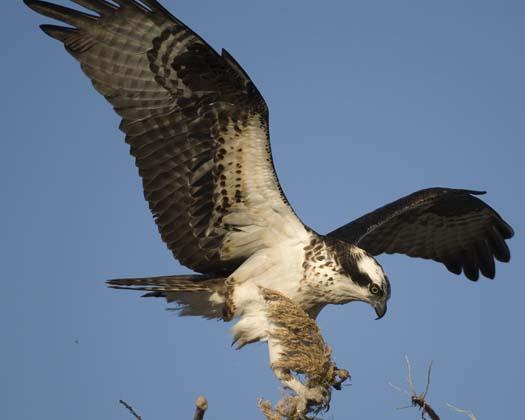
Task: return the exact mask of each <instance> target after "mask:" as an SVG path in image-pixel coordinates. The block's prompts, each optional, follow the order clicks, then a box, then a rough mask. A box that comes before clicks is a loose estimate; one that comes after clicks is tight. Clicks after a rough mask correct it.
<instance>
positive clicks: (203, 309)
mask: <svg viewBox="0 0 525 420" xmlns="http://www.w3.org/2000/svg"><path fill="white" fill-rule="evenodd" d="M225 280H226V278H224V277H210V276H204V275H182V276H162V277H145V278H140V279H114V280H108V281H107V282H106V283H107V284H108V286H109V287H111V288H112V289H126V290H139V291H145V292H147V293H146V294H144V295H142V296H143V297H161V298H162V297H163V298H165V299H166V301H168V302H176V303H177V307H176V308H175V310H177V311H179V315H180V316H202V317H204V318H206V319H212V318H223V311H224V303H225V298H224V293H225V285H224V282H225Z"/></svg>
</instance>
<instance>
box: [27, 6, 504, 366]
mask: <svg viewBox="0 0 525 420" xmlns="http://www.w3.org/2000/svg"><path fill="white" fill-rule="evenodd" d="M24 1H25V3H26V4H27V5H28V6H29V7H30V8H32V9H33V10H35V11H36V12H38V13H40V14H42V15H45V16H47V17H49V18H52V19H55V20H58V21H61V22H63V23H65V24H66V25H68V26H56V25H49V24H46V25H42V26H41V28H42V30H43V31H44V32H45V33H46V34H47V35H49V36H50V37H52V38H55V39H56V40H58V41H60V42H61V43H63V44H64V46H65V48H66V50H67V51H68V52H69V53H70V54H71V55H72V56H73V57H74V58H75V59H76V60H77V61H79V63H80V66H81V68H82V70H83V71H84V73H85V74H86V75H87V76H88V77H89V78H90V79H91V81H92V82H93V85H94V87H95V89H96V90H97V91H98V92H100V93H101V94H102V95H104V97H105V98H106V99H107V100H108V101H109V102H110V103H111V104H112V105H113V107H114V109H115V111H116V112H117V113H118V114H119V115H120V117H121V118H122V122H121V125H120V128H121V130H122V131H123V132H124V133H125V135H126V142H127V143H128V144H129V146H130V150H131V154H132V155H133V157H134V158H135V162H136V165H137V167H138V172H139V175H140V177H141V178H142V182H143V187H144V196H145V198H146V200H147V201H148V203H149V207H150V209H151V212H152V213H153V217H154V219H155V222H156V224H157V227H158V229H159V232H160V235H161V237H162V240H163V241H164V242H165V243H166V245H167V246H168V248H169V249H170V250H171V251H172V253H173V255H174V257H175V258H176V259H178V260H179V261H180V262H181V263H182V264H184V265H185V266H187V267H189V268H190V269H192V270H193V271H195V272H196V273H198V274H194V275H174V276H163V277H149V278H137V279H118V280H111V281H109V282H108V283H109V285H110V286H111V287H114V288H118V289H134V290H141V291H146V292H147V293H146V295H147V296H152V297H163V298H165V299H166V300H167V301H168V302H175V303H176V304H178V308H179V309H180V314H181V315H195V316H202V317H205V318H219V319H224V320H227V321H229V320H232V319H237V320H238V321H237V323H236V325H235V326H234V327H233V329H232V333H233V336H234V339H235V341H236V343H237V345H238V346H239V347H242V346H243V345H245V344H247V343H251V342H255V341H268V344H269V352H270V361H271V362H273V361H275V360H276V359H277V358H278V357H279V349H278V345H277V344H275V343H272V340H271V337H268V331H269V329H270V327H271V325H270V324H271V320H269V319H268V317H267V316H266V312H265V310H264V307H265V300H264V298H263V297H262V294H261V288H264V289H270V290H275V291H277V292H279V293H281V294H283V295H284V296H286V297H287V298H289V299H290V300H291V301H293V302H294V303H295V304H297V305H299V306H300V307H301V308H303V309H304V310H305V311H306V312H307V313H308V314H309V315H310V316H311V317H312V318H314V319H315V317H316V316H317V315H318V313H319V311H321V310H322V308H323V307H325V306H326V305H327V304H344V303H347V302H352V301H363V302H366V303H368V304H370V305H371V306H372V307H373V308H374V309H375V311H376V313H377V317H378V318H381V317H383V316H384V315H385V312H386V310H387V301H388V299H389V298H390V283H389V280H388V277H387V275H386V274H385V272H384V270H383V268H382V266H381V265H380V264H379V263H378V262H377V260H376V259H375V258H374V257H375V256H377V255H379V254H382V253H400V254H406V255H408V256H411V257H419V258H426V259H432V260H434V261H437V262H440V263H442V264H444V265H445V266H446V268H447V269H448V270H449V271H451V272H453V273H455V274H461V273H462V272H463V273H464V275H465V276H466V277H467V278H469V279H470V280H474V281H476V280H478V277H479V274H480V273H481V274H482V275H483V276H485V277H488V278H494V275H495V260H498V261H501V262H508V261H509V259H510V252H509V249H508V246H507V244H506V242H505V241H506V240H507V239H509V238H511V237H512V236H513V230H512V228H511V227H510V226H509V225H508V224H507V223H506V222H505V221H504V220H503V219H502V218H501V217H500V216H499V215H498V213H496V211H494V210H493V209H492V208H491V207H489V206H488V205H487V204H485V203H484V202H483V201H481V200H480V199H479V198H478V197H477V196H478V195H480V194H482V193H483V192H480V191H470V190H460V189H451V188H430V189H425V190H421V191H417V192H415V193H413V194H410V195H408V196H406V197H403V198H401V199H399V200H397V201H394V202H392V203H390V204H387V205H385V206H384V207H381V208H379V209H377V210H375V211H373V212H371V213H369V214H366V215H364V216H362V217H360V218H358V219H357V220H354V221H352V222H350V223H348V224H346V225H344V226H342V227H340V228H338V229H336V230H334V231H333V232H330V233H328V234H319V233H317V232H315V231H314V230H313V229H311V228H309V227H308V226H306V225H304V224H303V223H302V222H301V220H300V219H299V217H298V216H297V215H296V214H295V212H294V210H293V209H292V207H291V206H290V204H289V203H288V201H287V199H286V197H285V195H284V193H283V191H282V189H281V187H280V185H279V181H278V179H277V175H276V173H275V168H274V165H273V161H272V154H271V149H270V139H269V121H268V108H267V106H266V103H265V101H264V99H263V97H262V95H261V94H260V93H259V91H258V90H257V88H256V87H255V85H254V84H253V82H252V81H251V79H250V77H249V76H248V74H247V73H246V72H245V71H244V70H243V69H242V67H241V66H240V65H239V64H238V63H237V62H236V61H235V59H234V58H233V57H232V56H231V55H230V54H229V53H228V52H227V51H226V50H222V52H221V53H220V54H219V53H218V52H216V51H215V50H214V49H213V48H211V47H210V46H209V45H208V44H207V43H206V42H205V41H204V40H203V39H202V38H201V37H199V36H198V35H197V34H196V33H194V32H193V31H192V30H191V29H189V28H188V27H187V26H186V25H185V24H183V23H182V22H181V21H180V20H178V19H177V18H176V17H174V16H173V15H171V14H170V13H169V12H168V11H167V10H166V9H165V8H164V7H163V6H162V5H161V4H160V3H159V2H158V1H156V0H141V1H138V0H113V1H112V2H109V1H105V0H72V1H73V2H74V3H77V4H78V5H80V6H83V7H84V8H86V9H88V10H87V11H86V12H81V11H79V10H76V9H71V8H66V7H63V6H59V5H56V4H52V3H48V2H44V1H37V0H24Z"/></svg>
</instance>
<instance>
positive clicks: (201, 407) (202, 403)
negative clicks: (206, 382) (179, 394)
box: [193, 395, 208, 420]
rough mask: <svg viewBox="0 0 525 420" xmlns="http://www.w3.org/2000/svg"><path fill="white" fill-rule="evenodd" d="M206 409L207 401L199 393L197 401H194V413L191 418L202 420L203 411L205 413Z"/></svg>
mask: <svg viewBox="0 0 525 420" xmlns="http://www.w3.org/2000/svg"><path fill="white" fill-rule="evenodd" d="M207 409H208V401H207V400H206V398H204V396H202V395H201V396H200V397H199V398H197V401H195V415H194V416H193V420H203V419H204V413H206V410H207Z"/></svg>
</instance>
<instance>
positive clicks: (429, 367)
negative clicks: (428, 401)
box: [423, 360, 432, 399]
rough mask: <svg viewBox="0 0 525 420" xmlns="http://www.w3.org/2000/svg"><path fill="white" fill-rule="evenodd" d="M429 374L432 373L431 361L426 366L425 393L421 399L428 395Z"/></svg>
mask: <svg viewBox="0 0 525 420" xmlns="http://www.w3.org/2000/svg"><path fill="white" fill-rule="evenodd" d="M431 373H432V360H431V361H430V364H429V365H428V372H427V386H426V387H425V392H424V393H423V399H425V398H426V397H427V394H428V388H429V387H430V374H431Z"/></svg>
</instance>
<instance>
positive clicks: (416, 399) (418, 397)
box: [390, 356, 439, 420]
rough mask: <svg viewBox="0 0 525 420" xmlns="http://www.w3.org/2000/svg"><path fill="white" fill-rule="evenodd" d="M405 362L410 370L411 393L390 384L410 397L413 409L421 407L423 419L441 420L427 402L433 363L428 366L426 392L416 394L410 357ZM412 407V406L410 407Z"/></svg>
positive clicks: (409, 384)
mask: <svg viewBox="0 0 525 420" xmlns="http://www.w3.org/2000/svg"><path fill="white" fill-rule="evenodd" d="M405 360H406V363H407V370H408V376H407V383H408V387H409V388H410V393H409V392H407V391H405V390H403V389H401V388H399V387H397V386H395V385H392V384H390V386H391V387H392V388H394V389H397V390H398V391H399V392H404V393H405V394H407V395H409V396H410V402H411V403H412V407H419V409H420V410H421V417H422V418H423V419H425V418H426V417H425V415H427V416H428V417H430V419H431V420H439V416H438V415H437V413H436V412H435V411H434V409H433V408H432V407H431V406H430V404H429V403H428V402H427V401H426V398H427V394H428V390H429V388H430V375H431V373H432V362H430V364H429V366H428V372H427V385H426V386H425V392H423V393H421V394H418V393H417V392H416V387H415V385H414V380H413V376H412V366H411V365H410V360H409V359H408V356H405ZM408 407H410V406H408ZM408 407H401V408H408Z"/></svg>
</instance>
